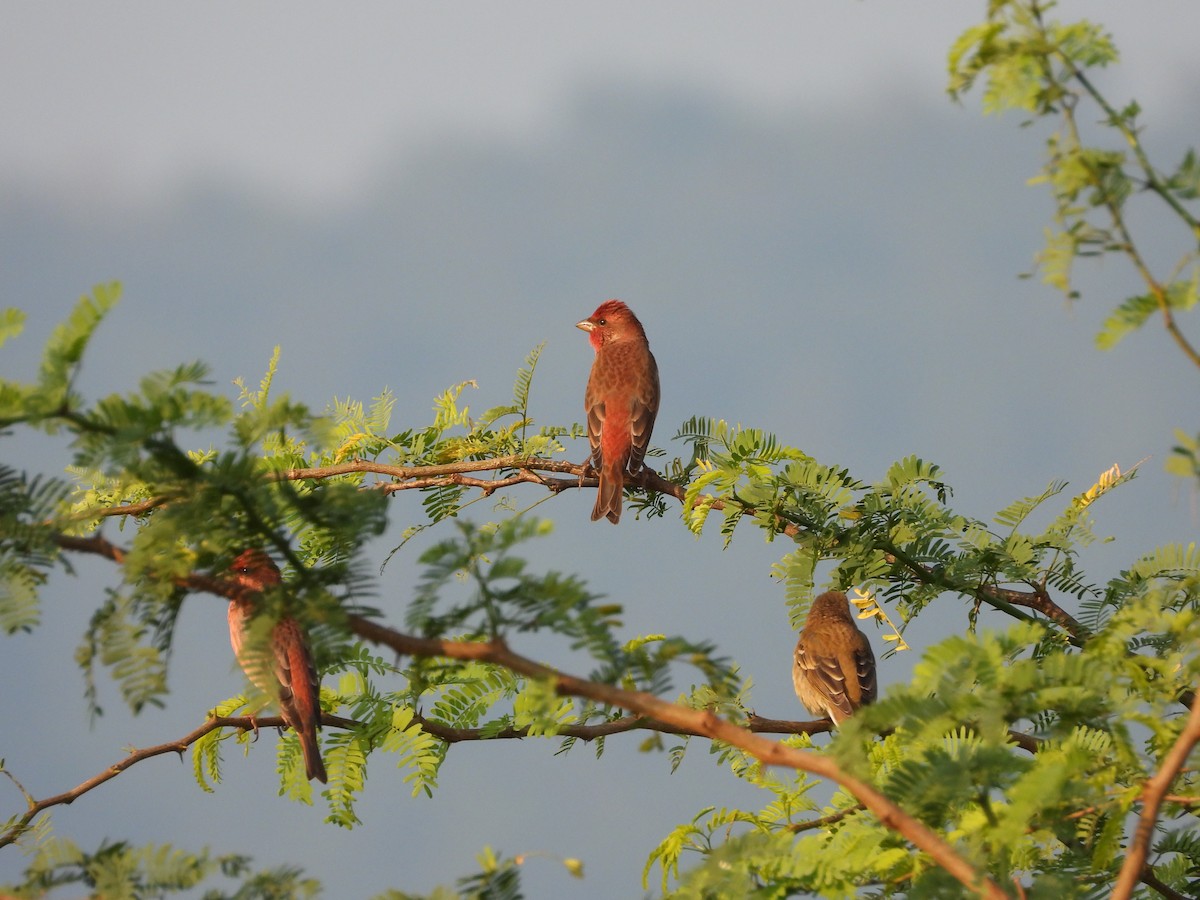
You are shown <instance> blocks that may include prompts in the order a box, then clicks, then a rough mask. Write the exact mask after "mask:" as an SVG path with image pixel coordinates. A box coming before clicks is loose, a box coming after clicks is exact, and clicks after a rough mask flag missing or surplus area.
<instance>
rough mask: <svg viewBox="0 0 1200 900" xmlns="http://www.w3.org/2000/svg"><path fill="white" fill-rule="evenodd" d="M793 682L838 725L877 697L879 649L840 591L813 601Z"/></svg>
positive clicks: (806, 701)
mask: <svg viewBox="0 0 1200 900" xmlns="http://www.w3.org/2000/svg"><path fill="white" fill-rule="evenodd" d="M792 684H793V685H795V688H796V696H797V697H799V698H800V702H801V703H803V704H804V705H805V706H806V707H807V708H808V711H809V712H811V713H812V714H813V715H820V714H821V713H824V714H825V715H827V716H829V718H830V719H832V720H833V723H834V724H835V725H836V724H838V723H839V722H841V721H843V720H844V719H847V718H849V717H850V715H851V714H852V713H853V712H854V711H855V710H856V709H858V708H859V707H860V706H863V705H865V704H867V703H871V702H872V701H873V700H874V699H875V693H876V690H877V686H876V683H875V654H873V653H872V652H871V643H870V641H868V640H867V636H866V635H865V634H863V633H862V632H861V631H859V630H858V626H857V625H855V624H854V619H853V618H851V616H850V601H849V600H847V599H846V595H845V594H843V593H842V592H841V591H829V592H828V593H825V594H822V595H821V596H820V597H818V598H817V599H816V600H814V601H813V604H812V608H811V609H810V610H809V611H808V621H806V622H805V623H804V629H803V630H802V631H801V632H800V640H799V641H797V642H796V656H795V658H794V659H793V661H792Z"/></svg>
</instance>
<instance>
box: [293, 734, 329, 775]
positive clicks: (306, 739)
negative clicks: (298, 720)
mask: <svg viewBox="0 0 1200 900" xmlns="http://www.w3.org/2000/svg"><path fill="white" fill-rule="evenodd" d="M296 733H297V734H298V735H299V737H300V750H301V752H302V753H303V754H304V774H306V775H307V776H308V780H309V781H312V780H313V779H314V778H315V779H317V781H319V782H321V783H322V784H325V783H326V781H327V780H328V776H327V775H326V774H325V762H324V760H322V759H321V746H320V744H318V743H317V730H316V729H315V728H311V729H310V728H301V729H300V730H299V731H298V732H296Z"/></svg>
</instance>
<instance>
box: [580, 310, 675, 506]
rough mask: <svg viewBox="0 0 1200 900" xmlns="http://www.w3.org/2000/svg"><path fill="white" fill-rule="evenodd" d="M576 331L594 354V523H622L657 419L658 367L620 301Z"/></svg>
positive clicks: (588, 396)
mask: <svg viewBox="0 0 1200 900" xmlns="http://www.w3.org/2000/svg"><path fill="white" fill-rule="evenodd" d="M575 327H576V328H582V329H583V330H584V331H586V332H587V333H588V341H589V342H591V345H592V349H593V350H595V351H596V360H595V362H593V363H592V374H591V376H590V377H589V378H588V383H587V392H586V393H585V394H584V395H583V408H584V409H585V410H586V411H587V429H588V441H589V442H590V443H591V445H592V455H591V464H592V468H594V469H595V470H596V472H597V474H598V475H599V479H600V484H599V487H598V488H597V490H596V506H595V507H594V508H593V509H592V521H593V522H594V521H596V520H597V519H599V518H601V517H605V516H606V517H607V518H608V520H609V521H610V522H612V523H613V524H614V525H615V524H617V522H619V521H620V520H621V491H622V490H623V488H624V487H625V472H626V471H627V470H628V471H629V472H630V473H636V472H637V471H638V470H639V469H641V467H642V461H643V460H644V459H645V456H646V448H647V447H648V446H649V444H650V432H651V431H652V430H653V428H654V417H655V416H656V415H658V364H657V363H655V361H654V354H653V353H651V352H650V344H649V342H647V340H646V332H645V331H643V330H642V323H641V322H639V321H638V318H637V316H635V315H634V314H633V312H632V310H630V309H629V307H628V306H626V305H625V304H624V303H622V302H621V301H620V300H606V301H604V302H603V303H601V304H600V305H599V306H598V307H597V308H596V311H595V312H594V313H592V314H591V316H589V317H588V318H586V319H584V320H583V321H582V322H580V323H578V324H577V325H576V326H575Z"/></svg>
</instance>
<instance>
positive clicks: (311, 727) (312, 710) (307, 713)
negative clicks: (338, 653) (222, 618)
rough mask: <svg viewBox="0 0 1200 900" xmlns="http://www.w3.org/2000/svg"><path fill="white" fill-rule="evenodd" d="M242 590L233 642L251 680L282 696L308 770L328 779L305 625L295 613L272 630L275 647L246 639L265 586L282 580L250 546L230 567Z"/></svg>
mask: <svg viewBox="0 0 1200 900" xmlns="http://www.w3.org/2000/svg"><path fill="white" fill-rule="evenodd" d="M230 571H232V572H233V582H234V584H235V585H236V586H237V591H236V593H235V595H234V597H233V599H232V600H231V601H230V603H229V642H230V643H231V644H233V652H234V655H235V656H237V660H238V662H239V663H240V664H241V666H242V669H243V670H245V672H246V675H247V676H248V677H249V679H250V680H251V681H252V682H253V683H254V684H255V686H256V687H258V689H259V690H261V691H262V692H263V693H265V694H266V695H267V696H268V697H270V698H272V699H277V700H278V701H279V711H280V713H282V715H283V720H284V721H285V722H287V723H288V725H289V726H291V728H292V730H293V731H295V732H296V734H297V736H298V737H299V738H300V749H301V750H302V751H303V753H304V771H305V773H306V774H307V775H308V777H309V778H310V779H312V778H315V779H317V780H318V781H322V782H323V781H325V764H324V762H322V761H321V747H320V745H318V744H317V729H318V728H320V727H321V703H320V696H321V683H320V681H319V679H318V678H317V670H316V667H315V666H314V665H313V658H312V651H311V650H310V649H309V646H308V639H307V637H306V636H305V634H304V631H303V630H302V629H301V628H300V624H299V623H298V622H297V621H296V620H295V619H293V618H291V617H290V616H285V617H283V618H281V619H280V620H279V621H278V622H276V623H275V625H274V626H273V627H272V629H271V637H270V645H269V647H267V646H263V647H255V646H253V645H249V644H247V643H246V638H247V637H248V630H247V629H248V627H249V625H250V619H251V616H252V615H253V614H254V610H255V606H256V604H257V601H258V598H259V595H260V594H261V593H262V591H263V590H264V589H265V588H268V587H270V586H272V585H276V584H280V583H281V581H282V579H281V578H280V575H279V569H278V568H277V567H276V565H275V563H274V562H272V561H271V557H269V556H267V554H265V553H263V551H261V550H246V551H245V552H243V553H242V554H241V555H240V556H238V558H237V559H235V560H234V561H233V565H232V566H230Z"/></svg>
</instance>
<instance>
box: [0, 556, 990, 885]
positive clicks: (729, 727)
mask: <svg viewBox="0 0 1200 900" xmlns="http://www.w3.org/2000/svg"><path fill="white" fill-rule="evenodd" d="M59 545H60V546H61V547H63V548H64V549H70V550H75V551H78V552H86V553H93V554H97V555H100V556H103V557H106V558H108V559H111V560H113V561H114V562H117V563H120V562H122V561H123V560H124V558H125V551H124V550H123V549H122V548H120V547H118V546H117V545H115V544H113V543H111V542H109V541H107V540H105V539H104V538H101V537H92V538H71V537H66V536H64V537H62V538H61V539H60V540H59ZM176 583H177V584H179V585H180V586H181V587H187V588H189V589H191V590H199V591H206V592H210V593H215V594H218V595H220V596H229V594H230V591H231V588H230V586H229V585H227V584H226V583H224V582H223V581H221V580H219V579H215V578H212V577H209V576H204V575H190V576H187V577H185V578H181V579H178V580H177V582H176ZM347 621H348V624H349V627H350V630H351V631H352V632H353V633H354V634H356V635H357V636H359V637H360V638H363V639H364V640H366V641H368V642H370V643H373V644H376V645H379V646H384V647H388V648H389V649H391V650H393V651H394V652H395V653H397V654H399V655H402V656H423V657H440V658H446V659H455V660H460V661H471V660H474V661H482V662H488V663H491V664H493V665H498V666H502V667H504V668H506V669H509V670H510V671H512V672H515V673H517V674H519V675H523V676H525V677H527V678H536V679H539V680H547V681H549V682H550V683H552V684H553V685H554V689H555V691H556V693H558V694H560V695H563V696H573V697H582V698H585V699H588V700H592V701H595V702H597V703H600V704H603V705H605V706H610V707H615V708H619V709H624V710H626V711H627V712H628V713H629V714H630V715H629V716H627V717H625V718H624V719H623V720H616V721H614V722H607V723H600V724H598V725H593V726H573V727H574V728H575V729H577V730H580V736H586V734H588V733H589V732H590V733H591V734H592V736H599V735H600V734H602V733H607V732H608V730H612V729H616V730H618V731H619V730H627V729H632V728H650V729H654V730H659V731H668V732H671V733H676V734H689V735H694V736H698V737H706V738H709V739H710V740H716V741H721V742H723V743H725V744H729V745H730V746H734V747H738V748H740V749H742V750H744V751H745V752H746V753H748V754H750V755H751V756H753V757H754V758H756V759H758V760H759V761H760V762H762V763H763V764H764V765H778V766H784V767H787V768H793V769H798V770H800V771H805V772H809V773H811V774H814V775H817V776H819V777H822V778H826V779H828V780H830V781H834V782H836V783H837V784H838V785H840V786H841V787H842V788H843V789H845V790H846V791H847V792H848V793H850V794H851V795H853V796H854V797H855V799H856V800H858V801H859V802H860V803H862V804H863V806H864V807H865V808H866V809H867V810H869V811H870V812H872V813H873V814H874V815H876V816H877V817H878V818H879V820H880V821H881V822H883V823H884V824H885V825H886V826H887V827H889V828H891V829H893V830H895V831H896V832H897V833H899V834H900V835H902V836H903V837H904V838H905V839H906V840H908V841H910V842H911V843H912V844H913V845H914V846H915V847H917V848H918V849H919V850H921V851H923V852H924V853H926V854H928V856H929V857H930V858H931V859H932V860H933V861H934V862H935V863H936V864H937V865H939V866H941V867H942V868H944V869H945V870H946V871H947V872H948V873H950V874H951V875H952V876H953V877H954V878H955V879H957V880H958V881H959V882H960V883H961V884H963V885H964V886H965V887H966V888H967V889H968V890H970V891H972V892H978V893H980V894H981V895H983V896H985V897H988V898H992V900H1001V898H1004V897H1005V896H1006V895H1005V894H1004V892H1003V891H1002V890H1001V889H1000V888H999V887H998V886H997V885H996V884H995V883H993V882H992V881H990V880H989V879H988V878H987V877H986V876H984V875H983V874H981V873H980V872H978V871H977V870H976V869H975V868H974V867H973V866H972V865H971V864H970V863H969V862H968V861H967V860H966V859H964V858H963V857H962V856H960V855H959V854H958V853H957V852H956V851H955V850H954V848H953V847H952V846H950V844H949V843H948V842H947V841H946V840H945V839H943V838H942V837H941V836H940V835H939V834H937V833H936V832H935V831H934V830H932V829H931V828H929V827H928V826H926V825H925V824H924V823H923V822H921V821H920V820H918V819H916V818H914V817H913V816H911V815H909V814H908V813H907V812H905V811H904V810H903V809H901V808H900V807H899V806H897V805H896V804H895V803H893V802H892V801H891V800H889V799H888V798H887V797H886V796H884V795H883V794H881V793H880V792H879V791H878V790H876V789H875V788H874V787H873V786H872V785H870V784H868V783H867V782H865V781H862V780H860V779H858V778H856V777H854V776H852V775H850V774H848V773H847V772H845V771H843V770H842V769H841V767H840V766H839V765H838V764H837V762H836V761H835V760H833V759H832V758H830V757H828V756H825V755H822V754H819V753H814V752H812V751H802V750H797V749H795V748H792V747H788V746H786V745H784V744H782V743H779V742H777V741H773V740H769V739H767V738H764V737H761V736H760V735H759V734H757V733H755V732H754V731H751V730H750V729H749V728H744V727H741V726H739V725H737V724H735V723H733V722H730V721H728V720H726V719H723V718H721V717H720V716H718V715H716V714H715V713H714V712H712V711H711V710H707V709H691V708H688V707H685V706H680V705H678V704H676V703H670V702H668V701H665V700H662V699H660V698H658V697H656V696H654V695H652V694H648V693H645V692H643V691H631V690H624V689H622V688H618V687H614V686H612V685H609V684H602V683H599V682H594V681H588V680H587V679H583V678H578V677H576V676H573V675H569V674H567V673H564V672H560V671H558V670H556V669H553V668H551V667H549V666H546V665H543V664H541V663H538V662H534V661H533V660H531V659H529V658H527V657H524V656H521V655H519V654H517V653H514V652H513V651H512V650H511V649H509V647H508V645H507V643H506V642H505V641H504V640H503V639H496V640H492V641H487V642H482V641H453V640H445V639H442V638H427V637H418V636H415V635H409V634H404V633H401V632H399V631H396V630H394V629H391V628H388V627H386V626H384V625H382V624H380V623H378V622H375V621H372V620H370V619H366V618H363V617H361V616H350V617H348V620H347ZM270 721H273V720H258V724H260V725H262V724H268V723H269V722H270ZM341 721H344V720H341ZM618 722H619V723H620V724H617V723H618ZM224 726H229V727H239V728H240V727H253V720H246V719H211V720H209V721H208V722H206V723H205V724H204V725H202V726H201V727H200V728H199V729H197V730H196V731H193V732H192V733H191V734H189V735H186V736H185V737H184V738H182V739H181V740H179V741H172V742H170V743H167V744H160V745H158V746H157V747H151V748H146V749H145V750H140V751H135V752H134V753H133V754H131V755H130V756H128V757H127V758H126V759H124V760H122V761H121V762H120V763H117V764H116V765H114V766H111V767H110V768H108V769H106V770H105V771H104V772H102V773H100V774H99V775H97V776H95V777H94V778H92V779H89V780H88V781H85V782H84V783H83V784H81V785H79V786H78V787H76V788H74V789H72V790H71V791H68V792H66V793H64V794H60V795H58V796H56V797H51V798H47V799H45V800H42V801H33V800H32V798H28V799H29V800H30V805H29V808H28V809H27V810H26V813H25V814H23V815H22V816H21V817H20V819H19V820H18V824H17V825H16V826H14V827H13V828H10V829H9V831H8V832H6V833H5V834H4V835H2V836H0V838H2V839H3V843H11V842H12V841H13V840H15V839H16V838H17V837H18V836H19V835H20V833H22V832H23V831H24V830H25V829H26V828H27V827H28V825H29V823H30V822H31V821H32V820H33V818H34V817H35V816H36V815H37V814H38V813H39V812H41V811H42V810H44V809H46V808H48V807H49V806H53V805H56V804H62V803H70V802H72V801H73V800H74V799H75V798H76V797H78V796H80V795H82V794H84V793H86V792H87V791H89V790H91V789H92V788H93V787H96V786H97V785H99V784H102V783H104V782H105V781H108V780H110V779H111V778H113V777H115V776H116V775H118V774H120V772H122V771H124V770H125V769H126V768H128V767H129V766H131V765H133V764H135V763H136V762H138V761H140V760H141V759H145V758H149V757H151V756H157V755H160V754H163V753H167V752H182V750H184V749H186V748H187V747H188V746H190V744H191V743H194V742H195V741H196V740H199V739H200V738H201V737H203V736H204V735H205V734H207V733H208V732H209V731H211V730H212V729H213V728H218V727H224ZM431 733H434V732H432V731H431ZM445 734H446V737H447V739H457V740H462V739H472V737H473V736H468V735H465V734H463V733H461V732H460V731H459V730H457V729H451V730H448V731H446V732H445ZM511 736H513V737H519V736H520V734H519V733H518V732H517V731H516V730H514V732H513V734H512V735H511ZM3 843H0V846H2V845H3Z"/></svg>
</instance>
